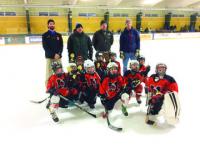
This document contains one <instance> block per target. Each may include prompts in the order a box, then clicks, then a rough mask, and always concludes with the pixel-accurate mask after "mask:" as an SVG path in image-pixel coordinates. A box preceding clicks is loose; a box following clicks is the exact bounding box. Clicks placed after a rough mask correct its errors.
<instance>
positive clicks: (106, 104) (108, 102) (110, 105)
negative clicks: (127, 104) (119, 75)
mask: <svg viewBox="0 0 200 149" xmlns="http://www.w3.org/2000/svg"><path fill="white" fill-rule="evenodd" d="M119 99H120V97H119V96H115V97H113V98H112V99H106V100H105V101H101V103H102V104H103V106H104V107H105V109H106V110H112V109H113V108H114V106H115V103H116V102H117V101H118V100H119Z"/></svg>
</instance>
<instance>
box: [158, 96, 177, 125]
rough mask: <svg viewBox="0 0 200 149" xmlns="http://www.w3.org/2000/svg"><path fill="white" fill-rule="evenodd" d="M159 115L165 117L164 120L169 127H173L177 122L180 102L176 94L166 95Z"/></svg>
mask: <svg viewBox="0 0 200 149" xmlns="http://www.w3.org/2000/svg"><path fill="white" fill-rule="evenodd" d="M160 114H161V115H163V116H164V117H165V120H166V122H167V123H168V124H170V125H175V124H177V123H178V122H179V115H180V101H179V97H178V94H177V92H170V93H166V94H165V96H164V102H163V105H162V109H161V111H160Z"/></svg>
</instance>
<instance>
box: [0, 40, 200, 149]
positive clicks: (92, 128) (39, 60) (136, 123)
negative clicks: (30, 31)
mask: <svg viewBox="0 0 200 149" xmlns="http://www.w3.org/2000/svg"><path fill="white" fill-rule="evenodd" d="M116 38H117V37H116ZM118 49H119V45H118V41H117V39H116V41H115V43H114V45H113V46H112V51H118ZM199 50H200V39H197V38H194V39H173V40H144V41H141V54H142V55H144V56H145V57H146V64H150V65H151V72H150V74H152V73H153V72H154V71H155V65H156V63H157V62H164V63H166V64H167V66H168V70H167V74H169V75H171V76H173V77H174V78H175V80H176V81H177V83H178V85H179V96H180V100H181V101H180V102H181V118H180V123H179V124H178V125H177V126H176V127H174V128H172V127H168V128H165V129H164V128H155V127H151V126H148V125H146V124H145V123H144V118H145V114H146V113H145V107H144V105H142V106H141V107H136V106H130V107H129V109H128V111H129V116H128V117H124V116H123V115H120V116H119V117H118V119H120V120H121V124H122V125H121V126H122V127H123V131H122V132H115V131H113V130H111V129H109V128H108V127H107V124H106V121H105V120H104V119H102V118H97V119H95V118H92V117H90V116H89V115H87V114H85V113H83V112H80V111H79V109H72V110H62V111H60V114H58V115H59V117H60V119H61V122H60V123H59V124H56V123H54V122H53V121H52V119H51V118H50V115H49V113H48V111H47V110H46V108H45V105H46V103H43V104H40V105H36V104H33V103H30V100H42V99H44V98H46V97H47V96H48V95H47V94H45V86H44V79H45V58H44V51H43V48H42V46H41V45H40V44H31V45H6V46H0V52H1V55H0V64H1V66H0V69H1V73H0V86H1V87H0V88H1V89H0V92H1V95H0V99H1V106H0V112H1V113H0V114H1V116H0V117H1V118H0V120H1V122H0V136H1V146H3V148H4V149H5V148H12V149H14V148H19V149H39V148H48V149H50V148H54V149H62V148H68V149H72V148H76V149H81V148H85V149H90V148H93V149H94V148H101V149H111V148H112V149H131V148H135V149H140V148H142V149H143V148H144V149H149V148H154V149H156V148H159V149H175V148H191V149H197V148H198V146H200V145H199V139H198V138H199V134H200V116H199V114H200V111H199V106H200V99H199V94H198V92H199V84H200V80H199V76H200V68H199V65H200V54H199V53H200V52H199ZM66 57H67V50H66V44H65V47H64V52H63V65H64V69H65V70H66V65H67V58H66ZM131 103H133V100H132V101H131ZM143 103H144V102H143ZM98 108H99V111H100V110H101V107H100V106H98Z"/></svg>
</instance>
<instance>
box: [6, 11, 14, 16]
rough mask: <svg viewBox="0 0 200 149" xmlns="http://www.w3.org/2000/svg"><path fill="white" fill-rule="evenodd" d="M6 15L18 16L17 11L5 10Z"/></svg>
mask: <svg viewBox="0 0 200 149" xmlns="http://www.w3.org/2000/svg"><path fill="white" fill-rule="evenodd" d="M5 16H16V12H5Z"/></svg>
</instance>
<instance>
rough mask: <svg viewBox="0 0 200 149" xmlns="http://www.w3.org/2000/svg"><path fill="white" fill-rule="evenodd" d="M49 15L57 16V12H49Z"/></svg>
mask: <svg viewBox="0 0 200 149" xmlns="http://www.w3.org/2000/svg"><path fill="white" fill-rule="evenodd" d="M49 16H58V12H49Z"/></svg>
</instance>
